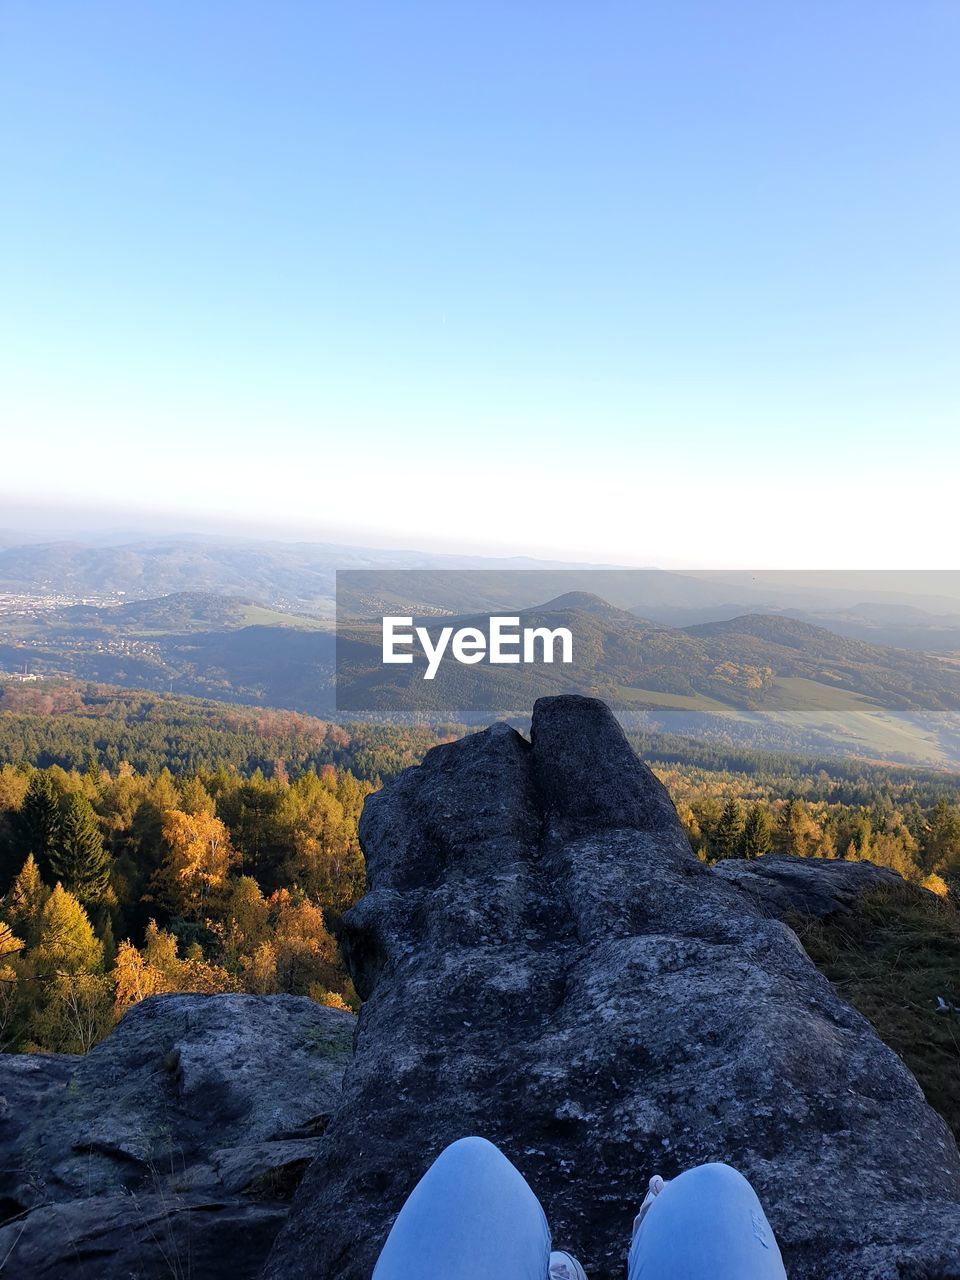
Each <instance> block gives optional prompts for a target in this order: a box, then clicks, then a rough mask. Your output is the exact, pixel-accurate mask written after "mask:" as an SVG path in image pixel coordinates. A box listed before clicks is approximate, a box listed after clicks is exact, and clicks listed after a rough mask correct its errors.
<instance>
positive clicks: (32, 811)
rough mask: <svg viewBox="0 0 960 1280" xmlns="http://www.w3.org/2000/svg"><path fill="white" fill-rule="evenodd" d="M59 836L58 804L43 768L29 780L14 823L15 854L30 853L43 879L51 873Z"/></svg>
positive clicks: (22, 855)
mask: <svg viewBox="0 0 960 1280" xmlns="http://www.w3.org/2000/svg"><path fill="white" fill-rule="evenodd" d="M59 834H60V802H59V799H58V797H57V792H56V789H55V788H54V785H53V783H52V782H51V781H50V775H49V774H48V773H46V772H45V771H44V770H42V769H38V770H37V772H36V773H35V774H34V775H33V777H32V778H31V779H30V785H29V786H28V787H27V794H26V795H25V796H24V798H23V805H22V807H21V809H20V812H19V813H18V814H17V815H16V818H15V820H14V836H15V839H16V843H17V853H18V854H19V856H20V857H21V858H22V857H25V856H26V855H27V854H28V853H32V854H33V856H34V857H35V858H36V860H37V866H38V867H39V868H40V874H41V876H42V877H43V878H44V879H47V878H50V879H53V876H52V875H51V874H50V872H51V867H50V855H51V853H52V851H53V848H54V846H55V844H56V841H57V837H58V835H59Z"/></svg>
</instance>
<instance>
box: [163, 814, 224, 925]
mask: <svg viewBox="0 0 960 1280" xmlns="http://www.w3.org/2000/svg"><path fill="white" fill-rule="evenodd" d="M163 840H164V843H165V845H166V846H167V855H166V857H165V858H164V860H163V864H162V865H161V867H160V870H159V872H158V876H157V882H156V886H155V887H156V889H157V892H158V897H159V898H160V900H161V902H162V903H163V905H164V906H165V907H167V908H168V909H169V910H170V911H172V912H173V913H174V914H180V915H184V916H186V917H188V918H190V919H193V920H202V919H203V918H204V916H205V915H206V914H207V913H208V912H210V911H212V910H214V909H215V908H216V907H217V906H218V905H219V899H220V897H221V895H222V891H223V888H224V886H225V884H226V881H227V876H228V875H229V874H230V870H231V868H232V867H234V866H236V865H237V863H238V862H239V861H240V855H239V853H237V852H236V850H235V849H234V848H233V846H232V844H231V843H230V835H229V833H228V831H227V829H226V827H225V826H224V825H223V823H222V822H221V821H220V819H219V818H215V817H213V815H212V814H209V813H206V812H203V811H201V812H199V813H184V812H183V810H182V809H168V810H167V811H166V813H165V814H164V815H163Z"/></svg>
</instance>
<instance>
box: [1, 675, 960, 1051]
mask: <svg viewBox="0 0 960 1280" xmlns="http://www.w3.org/2000/svg"><path fill="white" fill-rule="evenodd" d="M4 707H5V708H6V709H5V710H2V711H0V761H2V762H3V764H2V768H0V920H2V922H3V924H2V933H0V952H2V960H0V1045H2V1046H3V1047H6V1048H26V1047H28V1046H31V1045H32V1046H35V1047H40V1048H43V1049H50V1050H66V1051H72V1050H77V1049H83V1048H86V1047H89V1045H90V1044H91V1043H93V1042H94V1041H95V1040H96V1039H98V1038H99V1037H100V1036H102V1035H103V1034H104V1033H105V1031H106V1030H107V1029H108V1028H109V1027H110V1025H112V1022H113V1021H114V1020H115V1018H116V1017H118V1016H119V1015H120V1014H121V1013H122V1012H123V1010H124V1009H125V1008H126V1007H127V1006H128V1005H129V1004H130V1003H131V1002H134V1001H137V1000H139V999H142V998H143V997H144V996H146V995H148V994H151V993H153V992H156V991H164V990H185V991H191V990H193V991H233V990H240V991H250V992H270V991H288V992H294V993H303V994H309V995H313V996H314V997H315V998H316V999H319V1000H322V1001H326V1002H332V1003H340V1002H344V1003H347V1004H353V1003H355V995H354V993H353V991H352V989H351V987H350V985H349V983H348V981H347V979H346V975H345V972H344V970H343V967H342V965H341V963H340V961H339V958H338V952H337V943H336V935H337V928H338V922H339V920H340V917H341V915H342V913H343V911H344V910H346V908H347V907H349V906H350V905H352V903H353V902H355V901H356V899H357V898H358V897H359V895H360V894H361V893H362V891H363V886H364V867H363V858H362V854H361V852H360V848H359V844H358V841H357V821H358V818H359V814H360V809H361V806H362V803H363V799H364V796H365V795H366V794H367V793H368V792H369V791H370V790H371V789H372V788H374V787H376V786H378V785H379V783H380V781H381V780H382V779H384V778H386V777H389V776H391V775H393V774H395V773H397V772H398V771H399V770H400V769H402V768H404V767H406V766H407V765H409V764H412V763H415V762H417V761H418V760H419V759H421V758H422V756H423V754H424V752H425V751H426V750H427V749H428V748H429V747H430V746H432V745H435V744H436V743H437V742H439V741H442V740H444V739H446V738H450V737H453V736H458V734H459V732H460V731H461V730H459V729H458V727H457V726H446V727H445V728H443V729H442V730H437V729H433V730H428V729H422V728H421V729H409V728H391V727H387V726H369V725H354V726H339V725H333V724H329V723H327V722H324V721H319V720H315V719H313V718H312V717H309V716H303V715H298V714H296V713H290V712H268V711H260V710H254V709H251V708H237V707H233V706H229V705H224V704H218V703H214V702H205V701H200V700H194V699H184V698H174V697H169V696H160V695H153V694H142V693H136V692H130V691H123V690H115V689H107V688H97V687H93V686H89V687H78V686H71V685H68V684H63V685H60V686H57V687H53V686H50V687H46V688H42V689H37V688H29V687H22V688H16V689H12V690H11V689H8V690H7V691H6V693H5V697H4ZM634 743H635V745H636V747H637V748H638V750H639V751H640V753H641V754H642V755H643V756H645V758H646V759H647V760H648V761H649V762H650V763H651V765H652V766H653V768H654V770H655V772H657V773H658V774H659V776H660V777H661V778H662V780H663V781H664V782H665V783H666V785H667V787H668V789H669V791H670V793H671V795H672V797H673V799H674V801H675V803H676V805H677V808H678V811H679V813H680V817H681V820H682V822H683V824H684V828H685V830H686V831H687V834H688V836H689V838H690V841H691V844H692V846H693V848H694V850H695V851H696V852H697V853H698V854H699V856H700V857H702V858H703V859H705V860H708V861H714V860H716V859H719V858H724V857H754V856H757V855H759V854H763V853H766V852H769V851H771V850H775V851H780V852H785V853H791V854H798V855H800V856H818V857H831V858H832V857H857V858H867V859H870V860H872V861H875V862H877V863H879V864H881V865H884V866H888V867H891V868H893V869H894V870H896V871H898V872H900V873H901V874H902V875H904V876H905V877H906V878H907V879H908V880H911V881H914V882H915V883H923V884H926V885H927V886H928V887H931V888H934V889H935V890H936V891H938V892H940V893H944V892H946V890H947V886H948V885H949V884H951V883H953V882H954V881H955V880H956V879H957V878H958V874H960V805H958V799H960V790H958V779H957V778H956V777H955V776H953V775H950V774H945V773H938V772H935V771H932V770H911V769H906V768H888V767H881V766H875V765H868V764H863V763H858V762H851V761H831V762H821V761H816V760H810V759H804V758H802V757H797V756H789V755H782V754H772V753H758V752H747V751H743V750H736V749H732V748H719V747H717V746H714V745H707V744H697V743H693V742H689V741H684V740H682V739H677V738H670V737H667V736H665V735H642V734H640V735H634Z"/></svg>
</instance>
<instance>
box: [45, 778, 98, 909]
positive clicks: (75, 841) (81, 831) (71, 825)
mask: <svg viewBox="0 0 960 1280" xmlns="http://www.w3.org/2000/svg"><path fill="white" fill-rule="evenodd" d="M50 866H51V868H52V870H53V873H54V875H55V876H56V877H57V879H58V880H60V881H62V882H63V884H64V885H65V886H66V887H67V888H68V889H69V890H70V892H71V893H73V894H75V895H76V896H77V897H78V898H79V899H80V901H81V902H97V901H98V900H100V899H101V898H102V897H103V895H104V893H105V892H106V889H107V885H108V884H109V881H110V858H109V856H108V854H107V852H106V850H105V849H104V847H103V837H102V836H101V834H100V824H99V822H98V821H97V815H96V814H95V813H94V811H93V808H92V806H91V804H90V801H89V800H88V799H87V798H86V796H83V795H79V794H77V795H72V796H70V798H69V799H68V800H67V802H66V804H65V805H64V809H63V816H62V818H61V822H60V831H59V833H58V835H57V839H56V843H55V844H54V848H53V851H52V853H51V855H50Z"/></svg>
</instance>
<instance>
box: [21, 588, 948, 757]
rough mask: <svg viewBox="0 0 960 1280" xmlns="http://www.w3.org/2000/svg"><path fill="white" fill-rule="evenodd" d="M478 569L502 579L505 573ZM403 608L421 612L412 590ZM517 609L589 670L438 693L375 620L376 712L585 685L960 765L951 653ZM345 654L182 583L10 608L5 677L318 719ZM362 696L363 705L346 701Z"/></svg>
mask: <svg viewBox="0 0 960 1280" xmlns="http://www.w3.org/2000/svg"><path fill="white" fill-rule="evenodd" d="M431 574H432V571H430V572H428V573H426V574H423V575H418V576H420V577H422V579H423V581H422V582H421V583H420V584H419V588H418V589H420V590H421V591H422V592H423V593H425V594H427V595H431V594H432V593H436V594H435V597H434V598H435V599H436V600H438V601H439V600H441V599H442V595H441V594H440V583H439V580H437V581H434V580H433V578H432V577H431ZM478 577H479V579H480V585H481V587H483V585H484V584H485V583H488V584H489V586H490V589H491V590H492V589H493V585H494V582H495V579H496V577H497V575H491V576H490V577H487V576H486V575H485V574H483V573H480V574H479V575H478ZM531 578H532V579H535V580H539V578H540V575H539V573H537V572H534V573H532V574H531ZM545 580H546V579H545ZM471 581H473V578H472V575H471ZM462 590H463V591H464V592H465V591H466V587H464V588H462ZM394 604H395V605H396V607H397V608H398V610H400V611H403V612H407V611H408V607H407V606H406V605H405V604H404V602H403V601H402V599H401V598H399V597H397V598H396V600H394V601H391V607H392V606H393V605H394ZM508 607H509V608H510V610H511V612H512V613H514V612H515V613H516V614H517V616H519V617H520V618H521V621H522V625H524V626H543V625H549V626H550V627H556V626H560V625H566V626H569V627H570V628H571V630H572V631H573V633H574V635H575V636H576V660H577V661H576V669H575V670H574V671H573V672H571V671H570V670H569V669H565V668H563V667H561V666H559V665H557V666H554V667H545V666H535V667H494V666H490V665H489V664H481V665H479V666H477V667H470V668H467V667H459V668H454V669H448V668H445V669H444V672H443V676H442V678H438V679H437V680H436V681H435V682H433V683H432V684H430V685H429V687H426V686H425V683H424V682H423V681H422V680H420V679H419V672H418V671H417V670H416V669H411V668H405V669H404V670H405V671H406V672H407V673H408V675H409V679H408V681H407V683H406V684H401V685H399V686H397V685H396V684H395V681H394V680H393V678H392V675H393V674H395V672H396V669H394V672H393V673H390V672H388V671H387V669H385V668H384V667H383V666H382V663H381V661H380V657H381V655H380V636H379V630H378V629H376V631H375V633H373V634H371V633H370V631H365V630H364V629H363V628H362V627H361V628H359V629H358V630H357V631H356V633H353V632H350V631H346V632H343V633H342V634H341V641H340V642H341V645H342V646H343V647H342V650H341V655H342V657H343V660H344V664H345V665H344V670H345V671H349V672H350V673H352V686H351V687H352V689H353V691H354V693H355V694H357V695H358V696H359V697H360V704H359V705H362V706H364V707H369V706H371V705H374V706H377V707H378V708H379V712H378V714H379V715H380V717H381V718H384V719H390V718H391V717H394V716H397V717H409V716H411V715H414V716H417V715H422V716H425V717H427V718H429V719H432V720H435V721H436V720H451V719H455V720H458V721H465V720H472V721H473V722H476V721H479V720H490V719H494V718H496V717H498V716H512V715H522V714H524V713H525V709H528V708H529V707H530V706H531V705H532V702H533V701H534V700H535V699H536V697H538V696H540V695H542V694H544V693H558V692H563V691H566V690H568V689H569V688H570V687H571V684H572V685H573V687H576V688H578V689H581V690H582V691H584V692H589V693H591V694H594V695H596V696H599V697H602V698H604V699H605V700H607V701H608V702H609V703H610V704H611V705H613V706H615V707H617V709H618V711H619V712H620V714H622V715H623V716H624V717H625V718H626V719H627V720H628V721H629V722H630V723H631V724H633V725H634V726H635V727H637V728H643V729H648V730H650V731H664V732H670V733H680V734H685V735H690V734H695V735H698V736H701V737H705V738H707V739H709V740H711V741H714V742H725V743H728V744H731V745H739V746H745V747H749V746H758V747H762V748H764V749H768V748H769V749H776V750H789V751H809V752H819V753H825V754H836V753H839V754H845V755H850V754H855V755H860V756H863V757H867V758H872V759H877V760H894V761H929V762H931V763H937V764H941V765H946V764H951V763H960V664H958V663H954V662H951V661H949V660H947V659H946V658H944V657H940V656H937V655H933V654H928V653H923V652H918V651H912V650H908V649H897V648H892V647H890V646H885V645H881V644H874V643H869V642H867V641H864V640H860V639H856V638H853V637H849V636H843V635H838V634H837V633H835V632H832V631H828V630H827V629H825V628H823V627H818V626H815V625H813V624H812V623H810V622H807V621H804V620H802V619H799V618H795V617H789V616H786V615H784V614H771V613H748V614H745V615H742V616H738V617H734V618H727V619H724V620H719V621H714V622H706V623H699V624H696V625H693V626H687V627H669V626H665V625H663V624H662V623H660V622H655V621H651V620H649V619H643V618H640V617H637V616H635V615H634V614H633V613H631V612H630V611H628V610H626V609H624V608H620V607H618V606H616V605H614V604H611V603H610V602H609V601H607V600H605V599H604V598H603V597H601V596H599V595H598V594H597V593H595V592H584V591H571V592H564V593H562V594H561V595H559V596H555V597H553V598H552V599H550V600H548V601H547V602H546V603H545V604H542V605H538V606H536V607H534V608H520V607H517V606H514V605H510V606H508ZM427 609H428V612H426V613H425V614H422V615H420V616H419V617H418V621H419V622H420V623H421V624H422V625H426V626H428V627H430V628H436V627H437V626H438V625H455V626H457V625H481V626H482V625H483V624H484V623H485V617H484V616H482V615H477V614H476V613H463V614H454V615H451V614H449V613H444V612H443V611H442V610H441V609H440V608H439V606H434V605H433V604H430V603H429V602H428V603H427ZM430 610H432V612H431V611H430ZM373 612H374V614H375V616H376V610H373ZM335 654H336V641H335V638H334V635H333V633H332V630H331V629H330V627H329V624H327V623H324V622H322V621H320V620H318V619H316V618H311V617H303V616H297V615H296V614H293V613H290V612H281V611H278V610H276V609H273V608H271V607H269V606H268V605H265V604H260V603H257V602H256V601H255V599H254V598H253V597H252V596H250V595H246V596H240V595H237V596H223V595H221V594H219V593H216V592H203V591H201V592H198V591H190V592H173V593H170V594H168V595H166V596H163V597H159V598H153V599H144V600H133V601H129V602H127V603H125V604H122V605H114V606H107V607H104V606H97V607H94V606H88V605H73V606H70V605H67V606H64V607H60V608H56V609H49V608H47V609H42V610H39V611H35V612H33V613H27V614H22V613H21V614H18V613H16V612H15V611H14V612H11V613H9V614H8V615H3V614H2V613H0V671H2V670H6V671H7V672H11V673H14V672H21V673H22V672H23V671H24V670H27V671H28V672H33V673H36V674H38V675H41V676H53V675H58V676H64V677H68V678H73V679H81V680H92V681H96V682H101V683H108V684H114V685H122V686H127V687H131V688H139V689H151V690H156V691H167V692H174V693H180V694H191V695H198V696H202V697H215V698H218V699H222V700H224V701H233V702H237V703H245V704H249V705H253V706H276V707H282V708H289V709H292V710H297V711H303V712H308V713H310V714H313V715H319V716H332V715H334V714H335V700H334V693H335V687H334V665H335ZM351 705H352V706H353V707H356V706H357V705H358V704H357V703H356V702H354V703H353V704H351V703H349V702H347V703H345V704H344V705H343V706H342V708H341V710H343V711H345V712H349V711H350V709H351ZM465 708H466V709H467V710H468V711H469V713H470V714H465V710H464V709H465Z"/></svg>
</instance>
